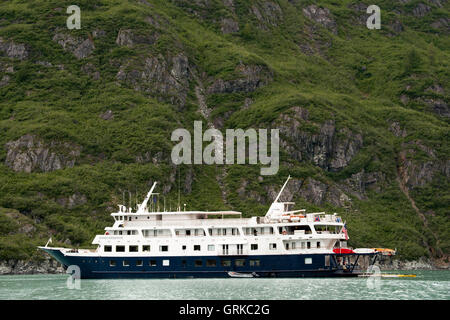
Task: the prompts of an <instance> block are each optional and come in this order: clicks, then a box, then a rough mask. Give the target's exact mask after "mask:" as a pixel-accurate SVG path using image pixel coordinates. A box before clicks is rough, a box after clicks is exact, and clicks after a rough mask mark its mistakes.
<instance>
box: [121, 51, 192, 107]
mask: <svg viewBox="0 0 450 320" xmlns="http://www.w3.org/2000/svg"><path fill="white" fill-rule="evenodd" d="M133 64H135V65H133ZM116 78H117V79H118V80H119V81H121V82H124V83H126V84H129V85H131V86H133V87H134V89H135V90H138V91H141V92H145V93H148V94H151V95H155V96H157V97H158V98H161V99H163V100H165V101H169V102H170V103H172V104H175V105H178V106H180V107H184V105H185V103H186V97H187V92H188V90H189V80H190V72H189V61H188V58H187V57H186V56H185V55H184V54H183V53H180V54H178V55H176V56H168V57H167V58H165V57H163V56H162V55H161V54H159V55H158V56H150V57H147V58H145V59H143V61H137V62H134V61H128V62H126V63H125V64H123V65H122V66H121V67H120V69H119V72H118V73H117V75H116Z"/></svg>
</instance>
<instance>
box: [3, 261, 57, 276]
mask: <svg viewBox="0 0 450 320" xmlns="http://www.w3.org/2000/svg"><path fill="white" fill-rule="evenodd" d="M45 273H51V274H57V273H64V268H63V267H62V266H61V264H59V263H58V262H57V261H55V260H54V259H51V258H50V257H48V258H45V259H44V260H43V261H39V262H38V261H25V260H18V261H17V260H8V261H0V274H1V275H7V274H45Z"/></svg>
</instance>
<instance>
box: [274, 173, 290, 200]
mask: <svg viewBox="0 0 450 320" xmlns="http://www.w3.org/2000/svg"><path fill="white" fill-rule="evenodd" d="M289 179H291V175H289V177H288V178H287V180H286V182H285V183H284V185H283V187H282V188H281V190H280V193H278V195H277V197H276V198H275V200H274V201H273V202H278V199H279V198H280V196H281V194H282V193H283V190H284V188H285V187H286V185H287V183H288V182H289Z"/></svg>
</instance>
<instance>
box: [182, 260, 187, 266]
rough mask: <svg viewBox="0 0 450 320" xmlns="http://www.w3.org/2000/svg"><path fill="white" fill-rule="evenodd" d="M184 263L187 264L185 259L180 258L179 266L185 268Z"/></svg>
mask: <svg viewBox="0 0 450 320" xmlns="http://www.w3.org/2000/svg"><path fill="white" fill-rule="evenodd" d="M186 265H187V261H186V260H181V266H182V267H183V268H186Z"/></svg>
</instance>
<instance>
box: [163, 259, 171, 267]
mask: <svg viewBox="0 0 450 320" xmlns="http://www.w3.org/2000/svg"><path fill="white" fill-rule="evenodd" d="M162 265H163V266H165V267H167V266H169V265H170V260H163V263H162Z"/></svg>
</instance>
